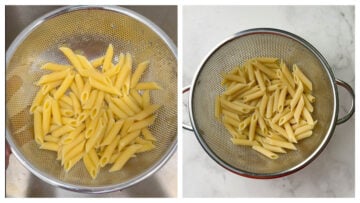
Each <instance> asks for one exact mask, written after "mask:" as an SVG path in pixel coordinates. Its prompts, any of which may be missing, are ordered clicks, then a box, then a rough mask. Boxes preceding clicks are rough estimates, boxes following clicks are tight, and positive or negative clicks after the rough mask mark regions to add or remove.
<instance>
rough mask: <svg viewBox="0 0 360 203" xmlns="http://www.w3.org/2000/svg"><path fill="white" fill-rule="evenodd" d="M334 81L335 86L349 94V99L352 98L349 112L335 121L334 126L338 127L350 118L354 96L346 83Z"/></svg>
mask: <svg viewBox="0 0 360 203" xmlns="http://www.w3.org/2000/svg"><path fill="white" fill-rule="evenodd" d="M335 80H336V85H338V86H341V87H343V88H345V90H347V91H348V92H349V93H350V95H351V97H352V99H351V107H350V110H349V112H348V113H347V114H346V115H345V116H343V117H342V118H340V119H337V121H336V125H340V124H342V123H345V122H346V121H347V120H349V119H350V118H351V116H352V115H353V114H354V112H355V94H354V90H353V89H352V87H351V86H350V85H349V84H347V83H346V82H344V81H342V80H340V79H335Z"/></svg>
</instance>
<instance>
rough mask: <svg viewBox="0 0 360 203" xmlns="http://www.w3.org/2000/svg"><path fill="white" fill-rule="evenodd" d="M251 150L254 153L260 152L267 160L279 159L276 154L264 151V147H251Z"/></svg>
mask: <svg viewBox="0 0 360 203" xmlns="http://www.w3.org/2000/svg"><path fill="white" fill-rule="evenodd" d="M252 148H253V149H254V150H255V151H257V152H260V153H261V154H263V155H265V156H266V157H268V158H269V159H277V158H279V156H278V155H277V154H275V153H273V152H271V151H270V150H267V149H265V148H264V147H261V146H256V145H253V146H252Z"/></svg>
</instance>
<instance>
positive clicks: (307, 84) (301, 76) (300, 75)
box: [293, 64, 312, 91]
mask: <svg viewBox="0 0 360 203" xmlns="http://www.w3.org/2000/svg"><path fill="white" fill-rule="evenodd" d="M293 71H294V74H295V75H297V77H298V78H299V79H300V80H301V82H302V83H303V84H304V86H305V87H306V88H308V89H309V90H310V91H312V83H311V81H310V80H309V79H308V78H307V77H306V76H305V74H304V73H303V72H302V71H301V70H300V68H299V67H298V66H297V65H296V64H294V65H293Z"/></svg>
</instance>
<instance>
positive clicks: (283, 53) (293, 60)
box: [191, 32, 335, 177]
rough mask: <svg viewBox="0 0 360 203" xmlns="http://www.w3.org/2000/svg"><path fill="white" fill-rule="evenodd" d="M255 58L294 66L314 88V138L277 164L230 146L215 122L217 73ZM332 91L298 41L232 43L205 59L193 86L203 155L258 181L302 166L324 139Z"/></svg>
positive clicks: (266, 35)
mask: <svg viewBox="0 0 360 203" xmlns="http://www.w3.org/2000/svg"><path fill="white" fill-rule="evenodd" d="M254 57H277V58H281V59H284V60H285V62H286V63H287V64H288V66H290V67H291V65H292V64H297V65H298V66H299V67H300V69H301V70H302V71H303V72H304V73H305V74H306V75H307V76H308V77H309V79H310V80H311V81H312V82H313V88H314V89H313V95H314V96H315V97H316V102H315V103H314V109H315V110H314V112H313V117H314V120H318V124H317V126H316V127H315V129H314V134H313V136H312V137H310V138H308V139H305V140H302V141H301V142H299V143H298V144H297V145H296V146H297V148H298V150H296V151H290V152H288V153H287V154H285V155H280V157H279V159H277V160H270V159H268V158H266V157H264V156H262V155H260V154H259V153H258V152H256V151H254V150H252V149H251V148H250V147H239V146H235V145H234V144H232V142H231V140H230V137H231V135H230V134H229V133H228V132H227V131H226V129H225V127H224V126H223V124H221V123H220V122H218V121H217V120H216V119H215V116H214V108H215V97H216V96H217V95H220V94H221V93H222V92H223V91H224V90H225V89H224V87H223V86H222V85H221V81H222V73H225V72H229V71H230V70H231V69H232V68H233V67H235V66H238V65H242V64H243V63H244V62H245V61H247V60H249V59H250V58H254ZM331 87H332V84H331V81H330V78H329V76H328V74H327V72H326V71H325V68H324V67H323V64H322V63H321V61H320V60H319V58H318V57H317V56H316V55H314V54H313V53H312V52H311V51H310V50H309V49H307V48H306V47H305V46H304V45H303V44H301V43H299V42H298V41H296V40H294V39H292V38H290V37H286V36H284V35H282V34H279V33H271V32H258V33H252V34H248V35H242V36H240V37H234V38H233V39H231V40H229V41H227V42H225V43H224V44H222V45H221V46H220V47H218V48H217V49H216V50H215V51H214V52H212V53H211V54H210V56H209V57H208V58H207V59H206V61H205V62H204V64H203V65H202V67H201V69H200V70H199V73H198V75H197V78H196V80H195V82H194V83H193V90H192V95H191V96H192V100H191V106H192V108H191V111H192V116H193V126H195V128H196V131H197V132H198V138H199V141H200V142H201V143H202V144H203V146H206V147H205V148H207V149H206V150H208V153H209V154H210V155H211V156H213V158H214V159H215V160H220V161H222V162H224V163H225V165H227V167H228V168H229V169H230V170H233V171H235V172H239V173H242V174H246V175H250V176H262V177H266V176H271V175H274V174H279V173H283V172H286V171H289V170H291V169H292V168H293V167H295V166H298V165H301V164H303V163H304V161H305V160H306V159H307V158H308V157H309V156H310V155H311V154H313V153H314V152H315V151H316V150H317V149H318V147H319V145H320V143H322V142H323V141H324V139H325V137H326V136H327V135H328V134H329V129H330V125H331V122H332V117H333V115H334V113H335V109H334V94H333V91H332V89H331Z"/></svg>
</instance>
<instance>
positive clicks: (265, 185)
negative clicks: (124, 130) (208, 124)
mask: <svg viewBox="0 0 360 203" xmlns="http://www.w3.org/2000/svg"><path fill="white" fill-rule="evenodd" d="M183 12H184V13H183V14H184V15H183V37H184V39H183V46H184V47H183V50H184V53H183V85H184V86H186V85H188V84H190V83H191V81H192V79H193V76H194V73H195V72H196V70H197V68H198V66H199V65H200V63H201V62H202V60H203V59H204V57H205V56H206V55H207V54H208V53H209V51H210V50H212V49H213V48H214V47H215V46H216V45H217V44H218V43H220V42H221V41H222V40H224V39H225V38H226V37H228V36H231V35H232V34H234V33H236V32H239V31H242V30H245V29H249V28H255V27H272V28H279V29H284V30H287V31H289V32H292V33H294V34H296V35H299V36H301V37H302V38H304V39H305V40H307V41H308V42H310V43H311V44H312V45H313V46H314V47H315V48H316V49H318V50H319V51H320V52H321V54H322V55H323V56H324V57H325V58H326V60H327V61H328V63H329V65H330V66H331V67H332V70H333V72H334V75H335V77H336V78H339V79H341V80H344V81H345V82H347V83H349V84H350V85H351V86H352V87H353V88H355V74H354V69H355V68H354V67H355V64H354V53H355V46H354V42H355V39H354V7H353V6H185V7H184V8H183ZM339 98H340V110H339V113H340V116H342V115H344V114H345V112H344V111H345V110H347V109H348V107H349V105H350V104H351V99H350V96H349V95H348V93H347V92H346V91H344V90H343V89H342V88H339ZM183 102H184V103H186V102H187V96H186V97H184V99H183ZM183 114H184V120H185V122H187V120H188V114H187V111H186V110H184V111H183ZM354 134H355V122H354V116H353V117H352V118H351V119H350V120H349V121H348V122H346V123H344V124H342V125H338V126H336V130H335V132H334V135H333V137H332V139H331V140H330V142H329V144H328V145H327V147H326V148H325V150H324V151H323V152H322V153H321V154H320V156H319V157H318V158H317V159H316V160H315V161H313V162H312V163H311V164H310V165H308V166H307V167H305V168H304V169H302V170H300V171H299V172H296V173H294V174H292V175H289V176H287V177H283V178H278V179H273V180H254V179H248V178H244V177H241V176H237V175H235V174H233V173H231V172H228V171H226V170H225V169H223V168H222V167H221V166H219V165H218V164H216V163H215V162H214V161H213V160H212V159H211V158H210V157H209V156H208V155H207V154H206V153H205V151H204V150H203V149H202V148H201V146H200V144H199V143H198V141H197V139H196V138H195V135H194V134H193V133H192V132H188V131H184V133H183V163H184V165H183V179H184V180H183V194H184V196H185V197H353V196H354V185H355V180H354V178H355V164H354V162H355V160H354V153H355V149H354V148H355V146H354V145H355V144H354V143H355V138H354Z"/></svg>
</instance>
